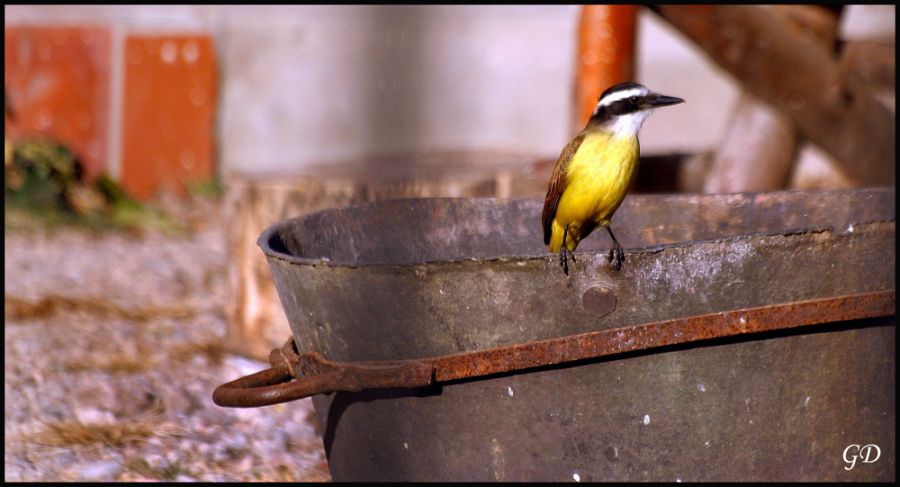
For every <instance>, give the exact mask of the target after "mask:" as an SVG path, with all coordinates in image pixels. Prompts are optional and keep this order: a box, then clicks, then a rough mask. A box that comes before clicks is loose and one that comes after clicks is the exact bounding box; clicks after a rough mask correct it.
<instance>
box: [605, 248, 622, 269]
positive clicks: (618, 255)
mask: <svg viewBox="0 0 900 487" xmlns="http://www.w3.org/2000/svg"><path fill="white" fill-rule="evenodd" d="M606 260H607V261H609V262H610V263H612V265H613V269H615V270H616V271H619V270H621V269H622V263H623V262H625V250H623V249H622V246H620V245H616V246H615V247H613V248H611V249H610V250H609V256H608V257H607V258H606Z"/></svg>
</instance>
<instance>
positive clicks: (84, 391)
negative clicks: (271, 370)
mask: <svg viewBox="0 0 900 487" xmlns="http://www.w3.org/2000/svg"><path fill="white" fill-rule="evenodd" d="M216 211H218V210H216ZM216 211H213V212H212V214H211V215H209V217H208V218H207V219H206V220H205V221H206V222H208V223H203V224H200V225H196V226H197V227H198V230H197V231H195V232H192V234H191V235H188V236H181V237H172V236H166V235H163V234H160V233H153V232H151V233H146V234H144V235H142V236H133V235H128V234H122V233H104V234H90V233H86V232H84V231H80V230H75V229H57V230H53V231H47V230H41V229H37V228H30V229H29V228H26V229H18V228H16V229H13V230H12V231H10V230H9V229H8V228H7V231H6V235H5V238H4V257H5V273H4V285H5V310H4V311H5V312H4V314H5V318H6V326H5V327H4V346H5V348H6V351H5V362H4V375H5V377H4V394H5V399H6V400H5V410H4V411H5V415H6V429H5V439H4V446H5V452H4V462H5V469H4V478H5V480H7V481H78V480H85V481H141V480H150V481H158V480H176V481H193V480H197V481H253V480H262V481H282V480H283V481H328V480H330V476H329V474H328V467H327V463H326V460H325V453H324V450H323V447H322V440H321V437H320V436H319V434H318V433H317V431H316V426H315V425H314V415H313V411H312V403H311V401H310V400H308V399H307V400H302V401H295V402H292V403H288V404H282V405H277V406H271V407H266V408H257V409H226V408H220V407H218V406H216V405H215V404H213V402H212V399H211V395H212V391H213V389H215V387H216V386H218V385H220V384H222V383H224V382H228V381H230V380H233V379H235V378H237V377H239V376H242V375H246V374H249V373H252V372H256V371H259V370H262V369H263V368H265V367H266V366H267V364H265V363H262V362H256V361H252V360H248V359H245V358H241V357H238V356H234V355H230V354H229V353H227V351H225V350H224V348H223V347H222V345H221V340H222V337H223V336H224V333H225V316H224V313H223V309H224V303H225V302H226V301H225V300H226V299H227V289H226V278H225V244H224V242H225V238H224V234H223V230H224V228H223V223H221V222H222V220H223V219H222V218H220V217H218V216H217V214H216Z"/></svg>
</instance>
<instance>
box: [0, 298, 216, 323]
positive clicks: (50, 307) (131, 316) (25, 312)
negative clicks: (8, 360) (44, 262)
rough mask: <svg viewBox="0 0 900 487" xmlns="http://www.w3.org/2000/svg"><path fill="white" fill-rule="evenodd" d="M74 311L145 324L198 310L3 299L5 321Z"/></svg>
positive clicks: (69, 300)
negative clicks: (144, 322) (156, 319)
mask: <svg viewBox="0 0 900 487" xmlns="http://www.w3.org/2000/svg"><path fill="white" fill-rule="evenodd" d="M77 311H83V312H88V313H92V314H98V315H102V316H112V317H118V318H123V319H126V320H132V321H148V320H151V319H155V318H170V319H174V320H181V319H191V318H193V317H195V316H197V314H198V312H197V310H195V309H192V308H188V307H184V306H177V307H169V308H161V307H150V308H125V307H122V306H119V305H117V304H115V303H111V302H109V301H106V300H104V299H97V298H75V297H70V296H60V295H58V294H48V295H46V296H43V297H42V298H41V299H38V300H37V301H29V300H27V299H22V298H19V297H16V296H9V295H6V296H4V310H3V314H4V317H5V318H6V319H7V320H30V319H39V318H47V317H49V316H53V315H55V314H57V313H63V312H68V313H71V312H77Z"/></svg>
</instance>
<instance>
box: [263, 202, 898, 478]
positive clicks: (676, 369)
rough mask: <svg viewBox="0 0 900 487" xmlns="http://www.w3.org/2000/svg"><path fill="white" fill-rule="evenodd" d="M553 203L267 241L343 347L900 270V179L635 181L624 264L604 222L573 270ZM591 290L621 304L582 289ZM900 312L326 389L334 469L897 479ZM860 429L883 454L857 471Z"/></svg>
mask: <svg viewBox="0 0 900 487" xmlns="http://www.w3.org/2000/svg"><path fill="white" fill-rule="evenodd" d="M539 214H540V204H539V202H537V201H510V202H502V201H495V200H468V199H467V200H443V199H429V200H408V201H392V202H384V203H379V204H371V205H361V206H358V207H353V208H348V209H340V210H329V211H325V212H321V213H318V214H314V215H309V216H306V217H303V218H301V219H298V220H293V221H288V222H283V223H281V224H279V225H276V226H275V227H273V228H271V229H270V230H268V231H267V232H266V233H264V234H263V236H262V237H261V239H260V243H261V245H262V247H263V249H264V251H265V252H266V254H267V257H268V260H269V264H270V268H271V270H272V273H273V278H274V280H275V283H276V287H277V289H278V292H279V297H280V300H281V303H282V305H283V306H284V308H285V311H286V314H287V316H288V319H289V321H290V323H291V328H292V331H293V335H294V338H295V340H296V341H297V343H298V346H299V349H300V350H304V351H306V350H311V351H315V352H317V353H319V354H321V355H322V356H324V357H327V358H328V360H331V361H336V362H359V361H382V360H409V359H420V358H423V357H434V356H444V355H451V354H455V353H461V352H472V351H480V350H487V349H491V348H495V347H501V346H506V345H510V344H516V343H526V342H530V341H535V340H546V339H553V338H559V337H563V336H567V335H576V334H581V333H588V332H595V331H602V330H609V329H612V328H614V327H627V326H632V325H637V324H641V323H652V322H657V321H665V320H671V319H674V318H681V317H687V316H695V315H703V314H709V313H718V312H722V311H728V310H734V309H742V308H754V307H760V306H767V305H771V304H773V303H789V302H796V301H803V300H810V299H817V298H823V297H834V296H841V295H850V294H860V293H870V292H878V291H887V290H892V289H893V288H894V279H895V272H894V267H895V266H894V265H895V255H896V254H895V224H894V219H895V217H894V190H893V189H892V188H891V189H866V190H856V191H823V192H786V193H766V194H743V195H719V196H640V195H633V196H629V197H628V198H626V200H625V203H624V204H623V206H622V207H621V208H620V210H619V212H618V213H617V214H616V217H615V222H614V224H615V225H616V234H617V237H618V238H619V240H620V241H621V242H622V244H623V245H624V246H625V248H626V260H625V265H624V268H623V269H622V271H621V272H618V273H617V272H613V271H612V270H611V269H610V268H609V264H608V263H607V262H606V258H605V251H604V250H605V249H606V248H607V247H608V244H609V242H608V241H607V239H606V237H605V235H603V234H602V233H599V234H595V235H592V236H590V237H588V239H586V240H585V241H584V242H582V245H581V246H580V250H583V251H582V252H579V253H578V255H577V258H578V261H577V263H575V264H573V265H572V266H571V268H570V277H569V278H566V277H565V276H564V275H563V274H562V273H561V272H560V270H559V267H558V262H557V258H556V256H554V255H550V254H548V253H546V250H545V248H544V247H543V245H542V241H541V239H540V233H539V230H540V228H539V220H540V218H539ZM594 288H601V289H606V290H608V291H603V293H608V295H609V296H612V297H614V298H615V306H614V307H613V306H610V305H609V303H611V302H612V300H611V298H604V299H606V300H607V304H606V305H603V304H602V303H601V304H600V305H599V306H598V305H596V303H594V302H593V298H590V294H591V293H593V292H591V293H589V298H590V299H585V293H587V292H588V291H589V290H591V289H594ZM585 303H588V305H587V306H586V305H585ZM598 311H599V312H598ZM604 313H605V314H604ZM892 325H893V318H889V319H887V320H884V319H881V320H879V319H875V320H869V321H867V322H866V323H865V326H863V327H861V328H860V327H851V326H844V325H840V324H838V325H833V326H829V327H828V328H827V329H821V328H819V329H816V332H810V333H785V332H779V333H778V334H776V336H774V337H772V336H769V337H768V338H767V339H725V340H722V339H720V340H715V341H713V342H712V343H706V344H705V345H704V346H691V345H677V346H673V347H670V348H669V349H666V350H667V351H665V352H663V353H654V352H631V353H628V354H624V355H618V356H616V357H615V358H614V359H594V360H584V361H580V362H577V363H576V364H577V365H574V366H550V367H543V368H540V369H536V370H532V371H530V372H528V373H506V374H499V375H495V376H492V377H490V378H487V379H483V380H474V381H467V380H458V381H453V382H451V383H449V384H448V385H444V386H432V387H428V388H424V389H414V390H409V391H405V390H398V389H388V390H372V391H363V392H338V393H335V394H331V395H317V396H315V397H314V398H313V401H314V403H315V405H316V412H317V415H318V417H319V420H320V422H321V425H322V431H323V432H324V433H323V435H324V443H325V447H326V452H327V454H328V457H329V467H330V469H331V472H332V476H333V478H334V479H335V480H353V479H366V480H570V479H573V478H574V475H575V474H577V475H578V476H579V478H580V479H581V480H669V481H672V480H675V479H677V478H681V479H682V480H754V479H756V480H829V479H830V480H892V479H893V477H894V461H895V460H894V453H895V451H894V439H895V438H894V430H895V429H894V392H895V390H894V389H895V380H894V327H893V326H892ZM820 330H821V331H820ZM853 443H857V444H867V443H876V444H878V445H879V446H880V447H881V448H882V458H881V459H880V460H879V461H878V462H877V463H873V464H866V465H865V467H866V468H861V466H857V467H856V468H854V469H853V470H850V471H848V470H845V469H844V466H845V464H844V462H843V460H842V458H841V454H842V452H843V450H844V448H845V447H846V446H847V445H849V444H853Z"/></svg>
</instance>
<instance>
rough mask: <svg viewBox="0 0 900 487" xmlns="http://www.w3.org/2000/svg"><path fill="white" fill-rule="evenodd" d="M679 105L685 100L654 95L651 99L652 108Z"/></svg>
mask: <svg viewBox="0 0 900 487" xmlns="http://www.w3.org/2000/svg"><path fill="white" fill-rule="evenodd" d="M679 103H684V100H682V99H681V98H677V97H674V96H666V95H657V94H653V95H652V96H651V97H650V106H651V107H653V108H657V107H667V106H669V105H677V104H679Z"/></svg>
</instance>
